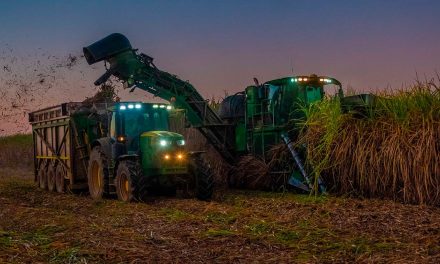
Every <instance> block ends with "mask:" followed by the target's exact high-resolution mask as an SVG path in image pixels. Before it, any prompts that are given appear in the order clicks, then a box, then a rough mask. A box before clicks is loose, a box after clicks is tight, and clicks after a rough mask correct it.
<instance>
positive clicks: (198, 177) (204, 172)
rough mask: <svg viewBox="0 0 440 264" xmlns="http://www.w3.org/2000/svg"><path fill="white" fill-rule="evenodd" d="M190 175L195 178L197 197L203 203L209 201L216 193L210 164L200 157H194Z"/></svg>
mask: <svg viewBox="0 0 440 264" xmlns="http://www.w3.org/2000/svg"><path fill="white" fill-rule="evenodd" d="M189 171H190V173H191V174H192V175H193V176H194V180H195V192H196V197H197V199H199V200H202V201H209V200H210V199H211V197H212V193H213V191H214V176H213V173H212V170H211V167H210V166H209V164H208V163H207V162H206V161H205V160H204V159H203V158H202V157H200V156H196V157H193V158H192V160H191V162H190V166H189Z"/></svg>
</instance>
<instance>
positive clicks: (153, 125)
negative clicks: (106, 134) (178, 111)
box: [110, 102, 172, 154]
mask: <svg viewBox="0 0 440 264" xmlns="http://www.w3.org/2000/svg"><path fill="white" fill-rule="evenodd" d="M171 109H172V107H171V105H166V104H151V103H139V102H121V103H117V104H116V105H115V106H113V107H112V109H111V111H112V112H113V113H112V118H111V123H110V136H111V137H112V138H113V139H115V140H116V141H117V142H118V143H123V144H124V146H125V147H126V152H127V153H126V154H133V153H136V152H137V151H138V150H139V147H140V146H139V142H140V136H141V135H142V134H143V133H145V132H150V131H168V129H169V125H168V112H169V111H170V110H171Z"/></svg>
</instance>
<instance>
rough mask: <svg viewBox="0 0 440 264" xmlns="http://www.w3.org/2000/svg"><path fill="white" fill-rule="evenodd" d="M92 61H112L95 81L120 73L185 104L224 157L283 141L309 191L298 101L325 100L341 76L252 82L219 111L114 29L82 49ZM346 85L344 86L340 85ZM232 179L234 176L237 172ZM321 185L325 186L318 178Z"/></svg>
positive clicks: (296, 177) (296, 182)
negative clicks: (297, 126)
mask: <svg viewBox="0 0 440 264" xmlns="http://www.w3.org/2000/svg"><path fill="white" fill-rule="evenodd" d="M83 52H84V56H85V58H86V60H87V62H88V63H89V64H94V63H97V62H100V61H105V62H106V65H107V63H108V65H109V66H108V68H107V71H106V72H105V73H104V74H103V75H102V76H101V77H100V78H99V79H98V80H96V82H95V85H101V84H103V83H105V82H106V81H107V80H108V79H109V77H110V76H112V75H113V76H115V77H117V78H118V79H119V80H121V81H122V82H123V83H124V86H125V87H126V88H130V89H135V88H139V89H142V90H144V91H147V92H149V93H151V94H153V95H154V96H157V97H160V98H162V99H164V100H167V101H169V102H171V103H172V105H173V106H174V107H175V108H179V109H184V110H185V111H186V118H187V121H188V123H189V124H190V125H191V126H192V127H194V128H196V129H198V130H199V131H200V132H201V134H202V135H204V136H205V137H206V139H207V141H208V142H209V143H210V144H211V145H212V146H213V147H214V148H215V149H216V150H217V151H218V153H219V154H220V155H221V156H222V157H223V159H224V160H225V161H226V162H228V163H230V164H231V165H234V164H235V162H236V161H237V160H238V159H239V158H240V157H241V156H243V155H246V154H252V155H256V156H259V157H263V158H264V156H265V153H266V151H267V150H268V149H269V148H270V147H271V146H273V145H276V144H279V143H281V142H284V143H285V144H286V145H287V146H288V148H289V150H290V152H291V154H292V157H293V160H294V162H295V163H296V168H295V169H294V170H293V171H291V172H290V176H289V180H288V183H289V184H291V185H293V186H295V187H298V188H299V189H302V190H304V191H310V190H311V189H312V188H313V186H312V185H313V182H314V181H313V180H312V179H310V177H309V176H308V173H307V171H306V168H305V166H304V164H303V162H304V158H303V157H302V156H303V155H301V154H300V152H298V150H296V149H295V147H294V145H293V139H295V137H296V136H297V131H295V130H292V129H291V126H290V125H289V124H290V123H291V122H292V120H297V119H301V118H304V116H303V114H301V113H300V111H297V110H298V107H299V105H304V103H306V104H310V103H312V102H316V101H319V100H322V99H323V97H324V86H325V85H327V84H334V85H337V86H339V88H340V87H341V84H340V83H339V81H337V80H336V79H333V78H329V77H322V76H321V77H318V76H316V75H311V76H293V77H288V78H282V79H277V80H273V81H269V82H266V83H264V84H259V83H258V81H256V83H255V85H252V86H249V87H247V88H246V89H245V91H244V92H241V93H237V94H235V95H233V96H229V97H227V98H225V99H224V101H223V102H222V104H221V109H220V113H219V114H217V113H216V112H215V111H214V110H213V109H212V108H211V107H210V106H209V105H208V102H207V100H205V99H204V98H203V97H202V96H201V95H200V93H199V92H198V91H197V90H196V89H195V88H194V87H193V86H192V85H191V84H190V83H189V82H188V81H183V80H181V79H179V78H178V77H177V76H175V75H172V74H170V73H167V72H165V71H162V70H159V69H158V68H157V67H156V66H155V65H154V63H153V58H152V57H150V56H148V55H145V54H143V53H137V50H135V49H133V48H132V46H131V44H130V42H129V40H128V39H127V38H126V37H125V36H124V35H122V34H119V33H114V34H111V35H109V36H107V37H105V38H103V39H101V40H99V41H97V42H95V43H93V44H92V45H90V46H88V47H85V48H84V49H83ZM340 91H342V89H340ZM231 177H232V179H231V180H230V182H234V179H233V175H232V176H231ZM319 183H320V184H319V185H320V186H319V188H320V190H321V191H324V186H323V184H321V182H319Z"/></svg>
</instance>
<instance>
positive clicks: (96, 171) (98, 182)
mask: <svg viewBox="0 0 440 264" xmlns="http://www.w3.org/2000/svg"><path fill="white" fill-rule="evenodd" d="M101 173H102V172H101V168H100V166H99V163H98V162H97V161H94V162H93V164H92V185H93V192H94V194H98V193H99V190H100V189H101V186H102V177H101Z"/></svg>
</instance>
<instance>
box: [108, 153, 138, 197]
mask: <svg viewBox="0 0 440 264" xmlns="http://www.w3.org/2000/svg"><path fill="white" fill-rule="evenodd" d="M140 178H142V171H141V169H140V166H139V162H137V161H135V160H123V161H121V162H119V165H118V170H117V172H116V179H115V186H116V193H117V195H118V199H119V200H121V201H124V202H132V201H135V200H141V198H143V197H141V196H140V195H139V191H140V190H141V188H140Z"/></svg>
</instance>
